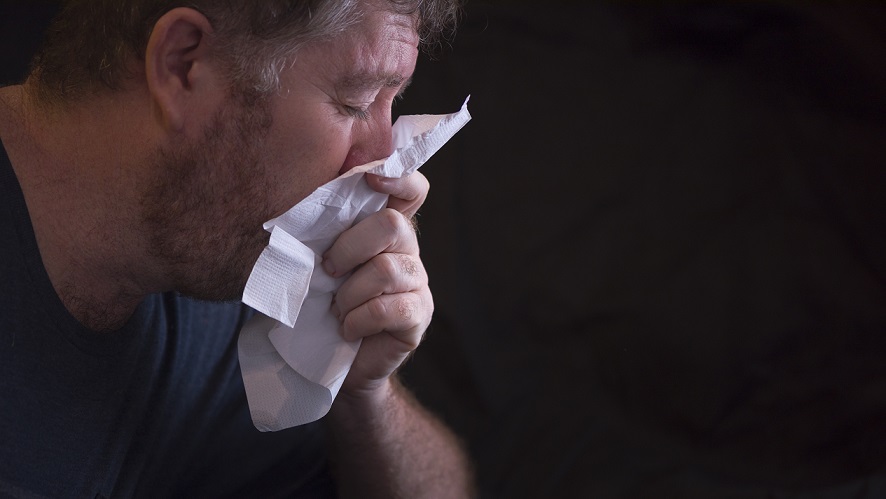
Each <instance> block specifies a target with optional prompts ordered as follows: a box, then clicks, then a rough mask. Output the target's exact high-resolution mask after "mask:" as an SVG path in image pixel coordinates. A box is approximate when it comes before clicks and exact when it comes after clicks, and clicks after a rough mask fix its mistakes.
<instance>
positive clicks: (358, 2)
mask: <svg viewBox="0 0 886 499" xmlns="http://www.w3.org/2000/svg"><path fill="white" fill-rule="evenodd" d="M382 1H387V2H389V4H390V8H391V10H392V11H394V12H397V13H402V14H415V15H416V30H417V31H418V33H419V36H420V39H421V44H422V48H423V49H426V50H427V49H428V48H430V47H431V46H433V45H434V44H435V43H437V42H438V41H439V40H440V39H442V38H445V37H446V36H447V35H451V33H452V32H453V31H454V28H455V24H456V21H457V17H458V12H459V0H382ZM365 2H366V0H239V1H238V0H66V1H65V2H64V3H63V6H62V9H61V11H60V12H59V14H58V15H57V16H56V17H55V19H54V20H53V22H52V23H51V25H50V27H49V29H48V31H47V33H46V37H45V40H44V43H43V46H42V48H41V50H40V52H39V53H38V54H37V56H36V57H35V59H34V61H33V64H32V72H31V77H32V79H33V81H34V83H35V84H36V87H37V91H38V97H40V98H41V100H43V101H46V102H53V103H57V102H70V101H76V100H78V99H82V98H84V97H86V96H89V95H94V94H96V93H99V92H101V91H106V90H116V89H119V88H121V86H122V84H123V82H124V81H125V79H126V78H127V77H128V76H130V74H129V70H128V69H127V67H126V64H127V61H129V60H130V58H132V57H133V56H134V57H136V58H143V57H144V54H145V47H146V45H147V41H148V38H149V37H150V34H151V30H152V29H153V27H154V24H155V23H156V22H157V20H158V19H160V17H162V16H163V15H164V14H165V13H166V12H168V11H170V10H171V9H173V8H176V7H190V8H193V9H196V10H198V11H200V12H202V13H203V14H204V15H205V16H206V17H207V19H209V21H210V23H212V26H213V29H214V31H215V35H216V42H217V43H218V47H219V49H220V50H218V56H219V58H220V61H221V62H222V63H223V67H225V68H226V70H227V73H228V77H229V81H231V82H233V84H235V85H237V86H238V87H239V88H242V89H246V90H248V91H251V92H254V93H256V94H257V95H261V94H266V93H268V92H271V91H274V90H276V89H277V88H279V75H280V72H281V71H282V69H283V68H284V67H285V65H286V64H287V62H289V61H291V59H292V56H293V54H294V53H295V52H296V51H297V50H298V48H299V47H301V46H302V45H304V44H305V43H308V42H312V41H316V40H321V39H324V38H330V37H334V36H336V35H337V34H340V33H342V32H343V31H345V30H347V29H348V28H349V27H350V26H352V25H353V24H354V23H356V22H358V21H359V19H360V16H361V13H362V12H361V7H362V5H363V4H364V3H365Z"/></svg>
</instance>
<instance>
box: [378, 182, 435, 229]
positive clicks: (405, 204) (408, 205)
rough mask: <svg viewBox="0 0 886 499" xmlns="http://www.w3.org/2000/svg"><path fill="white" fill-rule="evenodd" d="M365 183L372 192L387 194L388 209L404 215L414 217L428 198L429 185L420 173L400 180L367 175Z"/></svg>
mask: <svg viewBox="0 0 886 499" xmlns="http://www.w3.org/2000/svg"><path fill="white" fill-rule="evenodd" d="M366 181H367V182H368V183H369V186H370V187H372V188H373V189H374V190H376V191H378V192H381V193H384V194H389V195H390V196H391V197H390V198H389V199H388V208H392V209H395V210H397V211H399V212H400V213H402V214H404V215H406V217H407V218H409V217H412V216H414V215H415V214H416V213H417V212H418V209H419V208H421V205H422V204H424V202H425V199H427V197H428V190H429V189H430V187H431V185H430V183H429V182H428V179H427V178H426V177H425V176H424V175H423V174H422V173H421V172H414V173H412V174H411V175H407V176H405V177H402V178H385V177H379V176H377V175H367V176H366Z"/></svg>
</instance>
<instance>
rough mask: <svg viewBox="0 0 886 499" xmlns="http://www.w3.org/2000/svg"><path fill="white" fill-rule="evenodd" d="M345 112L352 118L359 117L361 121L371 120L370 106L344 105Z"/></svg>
mask: <svg viewBox="0 0 886 499" xmlns="http://www.w3.org/2000/svg"><path fill="white" fill-rule="evenodd" d="M344 109H345V112H346V113H347V114H348V116H350V117H352V118H357V119H358V120H361V121H368V120H369V108H359V107H354V106H344Z"/></svg>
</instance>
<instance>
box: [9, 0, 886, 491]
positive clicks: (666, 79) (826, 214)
mask: <svg viewBox="0 0 886 499" xmlns="http://www.w3.org/2000/svg"><path fill="white" fill-rule="evenodd" d="M23 5H24V6H19V7H8V6H3V7H2V9H0V15H2V16H3V17H2V20H0V27H2V33H0V36H2V39H0V48H2V52H0V54H2V58H3V64H2V65H0V71H2V73H0V75H2V77H3V79H4V80H5V81H11V80H14V79H16V78H18V77H20V75H21V74H23V73H22V72H23V70H24V67H25V64H26V62H25V61H26V60H27V58H28V55H29V54H30V52H32V51H33V47H34V46H35V44H36V40H38V39H39V34H40V31H41V30H42V29H43V26H44V25H45V22H46V19H47V16H48V15H49V14H50V13H51V12H52V7H51V3H50V2H46V3H41V2H31V3H26V4H23ZM679 5H680V6H661V5H659V6H655V7H652V6H640V5H638V4H633V5H616V4H600V3H595V4H592V5H584V4H583V3H582V2H550V3H544V5H543V6H541V5H540V4H539V3H533V4H531V5H530V4H529V3H528V2H524V3H519V2H518V3H514V2H481V1H479V0H476V1H472V2H470V3H469V4H468V5H467V7H466V12H465V16H464V19H463V22H462V25H461V28H460V30H459V33H458V35H457V36H456V37H455V38H454V40H453V41H452V42H451V43H450V44H447V45H445V46H443V47H441V49H440V50H439V51H438V53H437V55H436V57H435V58H434V59H433V60H431V59H430V58H427V57H423V60H422V61H421V62H420V65H419V69H418V71H417V73H416V75H415V78H414V82H413V85H412V87H411V88H410V89H409V91H408V92H407V95H406V98H405V99H404V100H403V102H402V103H401V104H398V107H397V108H396V111H397V112H398V113H402V114H412V113H434V114H437V113H448V112H453V111H455V110H457V109H458V107H459V106H460V105H461V103H462V101H463V100H464V98H465V97H466V96H467V95H468V94H470V95H471V103H470V109H471V112H472V114H473V116H474V120H473V121H472V122H470V123H469V124H468V125H467V126H466V127H465V128H464V129H463V130H462V131H461V132H460V133H459V134H458V135H457V136H456V137H455V138H454V139H453V140H452V141H451V142H450V143H449V144H447V146H446V147H444V149H443V150H442V151H441V152H440V153H438V154H437V155H436V156H435V157H434V158H433V159H432V160H431V161H430V162H429V163H428V164H427V165H426V166H425V167H424V168H423V169H422V171H423V172H424V173H425V174H426V175H427V176H428V177H429V179H430V180H431V183H432V186H433V187H432V190H431V195H430V197H429V199H428V201H427V203H426V205H425V207H424V208H423V210H422V213H421V217H420V225H421V242H422V255H423V259H424V261H425V264H426V266H427V267H428V271H429V274H430V276H431V287H432V289H433V290H434V294H435V300H436V307H437V310H436V313H435V318H434V322H433V324H432V326H431V328H430V330H429V332H428V335H427V339H426V342H425V344H424V345H423V346H422V348H421V349H419V351H418V352H417V353H416V355H415V358H414V360H413V361H412V362H410V363H409V364H408V365H407V366H406V367H405V368H404V371H403V372H404V378H405V380H406V382H407V384H408V385H409V386H411V387H412V388H413V389H414V390H415V391H416V392H417V394H418V396H419V397H420V398H421V399H422V400H423V401H425V403H426V404H427V405H429V406H430V407H431V408H433V409H434V410H435V411H436V412H438V413H439V414H440V415H441V416H442V417H443V418H444V419H445V420H446V421H447V422H448V423H449V424H450V425H451V426H452V427H453V428H454V429H455V430H456V431H457V432H458V433H459V434H460V435H461V436H462V437H463V438H464V439H465V442H466V443H467V445H468V447H469V449H470V451H471V454H472V456H473V458H474V460H475V463H476V470H477V475H478V479H479V482H480V486H481V491H482V496H483V497H489V498H498V497H506V498H510V497H517V498H521V497H539V498H541V497H545V498H547V497H604V498H606V497H617V498H690V499H691V498H735V499H744V498H816V499H817V498H822V499H825V498H883V497H886V366H884V362H886V8H884V7H883V6H882V4H880V3H869V4H861V3H853V4H851V5H848V6H846V5H844V6H842V7H834V6H826V5H821V4H819V5H814V6H806V5H805V4H802V3H796V4H793V3H784V4H775V3H773V4H762V3H761V4H756V3H755V4H750V3H748V4H740V5H739V4H736V5H725V6H724V5H714V6H711V5H705V4H698V3H683V4H679Z"/></svg>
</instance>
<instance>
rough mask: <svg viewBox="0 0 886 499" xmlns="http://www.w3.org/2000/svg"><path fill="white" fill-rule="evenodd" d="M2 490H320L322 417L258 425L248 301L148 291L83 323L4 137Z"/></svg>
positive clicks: (0, 153) (147, 493)
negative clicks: (98, 329)
mask: <svg viewBox="0 0 886 499" xmlns="http://www.w3.org/2000/svg"><path fill="white" fill-rule="evenodd" d="M0 234H2V238H0V282H2V290H0V496H12V497H53V498H55V497H78V498H86V497H89V498H91V497H131V496H135V497H180V496H186V497H223V496H232V497H278V496H283V495H286V496H287V497H293V496H296V497H301V496H302V495H304V496H307V497H323V496H326V495H330V493H329V491H330V490H331V486H330V484H331V480H330V478H329V474H328V468H327V463H326V458H325V454H324V452H323V436H322V433H321V428H320V427H319V425H318V424H312V425H306V426H302V427H296V428H292V429H290V430H286V431H282V432H275V433H260V432H259V431H257V430H256V429H255V428H254V427H253V425H252V422H251V420H250V418H249V413H248V410H247V406H246V398H245V394H244V390H243V384H242V380H241V377H240V370H239V366H238V363H237V342H236V339H237V333H238V331H239V326H240V324H241V323H242V321H243V320H244V319H245V318H246V316H247V315H248V313H249V312H248V309H247V308H246V307H245V306H243V305H241V304H239V303H223V304H219V303H206V302H199V301H195V300H191V299H187V298H184V297H181V296H178V295H175V294H171V293H168V294H163V295H152V296H150V297H148V298H147V299H146V300H145V301H144V303H142V304H141V306H139V307H138V309H137V310H136V311H135V313H134V314H133V316H132V318H131V319H130V320H129V321H128V323H127V324H126V325H125V326H124V327H123V328H122V329H120V330H119V331H117V332H115V333H110V334H98V333H95V332H92V331H90V330H88V329H86V328H84V327H83V326H81V325H80V324H79V323H78V322H77V321H76V320H75V319H74V318H73V317H72V316H71V315H70V314H69V313H68V311H67V309H66V308H65V307H64V305H63V304H62V303H61V301H60V299H59V298H58V296H57V295H56V293H55V291H54V289H53V287H52V284H51V283H50V281H49V278H48V276H47V274H46V272H45V270H44V267H43V263H42V261H41V258H40V253H39V251H38V247H37V243H36V239H35V237H34V233H33V229H32V227H31V222H30V218H29V216H28V211H27V207H26V205H25V201H24V197H23V195H22V192H21V189H20V187H19V184H18V181H17V179H16V176H15V173H14V171H13V170H12V167H11V165H10V163H9V160H8V158H7V156H6V153H5V151H4V149H3V148H2V144H0Z"/></svg>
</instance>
